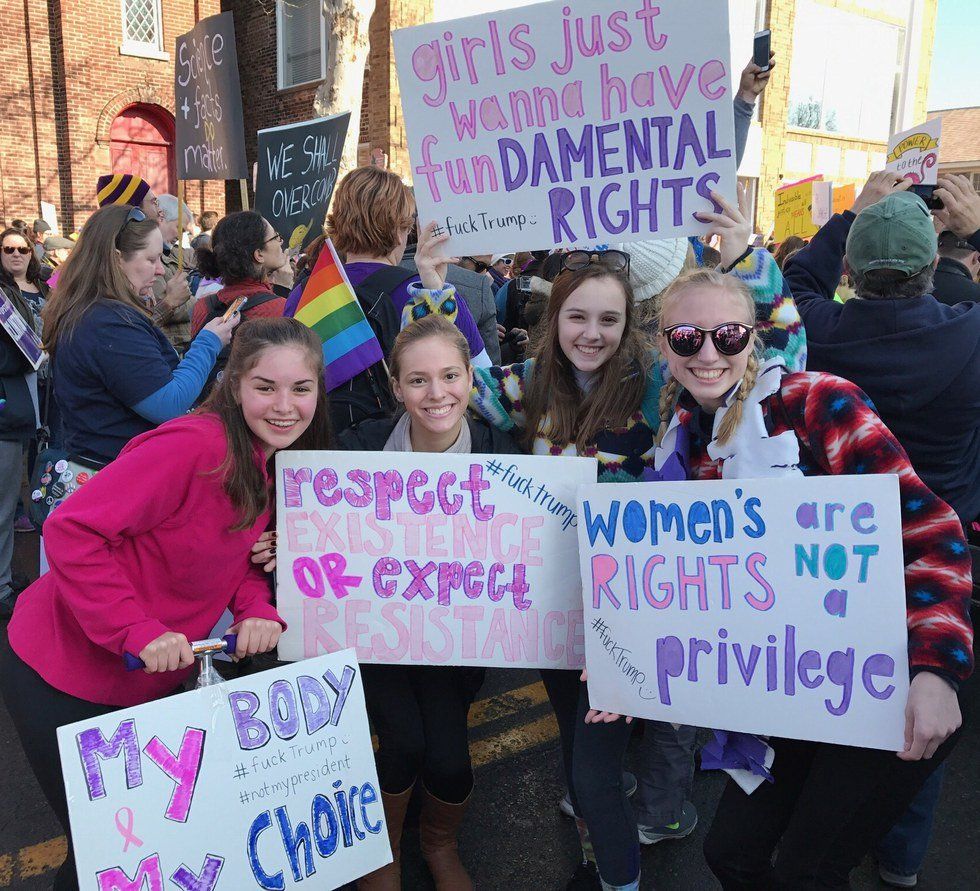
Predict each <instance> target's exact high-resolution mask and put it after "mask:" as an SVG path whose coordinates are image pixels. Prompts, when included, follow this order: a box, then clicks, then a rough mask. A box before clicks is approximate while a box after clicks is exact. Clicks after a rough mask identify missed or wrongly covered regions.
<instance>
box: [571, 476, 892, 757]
mask: <svg viewBox="0 0 980 891" xmlns="http://www.w3.org/2000/svg"><path fill="white" fill-rule="evenodd" d="M579 506H580V518H581V520H580V527H579V543H580V546H581V561H582V577H583V580H584V586H585V591H584V601H585V626H586V628H585V645H586V659H587V662H588V669H589V701H590V703H591V704H592V706H593V707H594V708H599V709H603V710H608V711H612V712H616V713H618V714H624V715H635V716H637V717H642V718H653V719H657V720H660V721H672V722H675V723H681V724H693V725H696V726H700V727H714V728H717V729H720V730H740V731H746V732H749V733H762V734H769V735H774V736H785V737H791V738H794V739H811V740H819V741H823V742H831V743H841V744H846V745H855V746H865V747H869V748H880V749H891V750H895V751H897V750H899V749H901V748H902V746H903V744H904V735H903V734H904V727H905V718H904V710H905V701H906V699H907V697H908V688H909V675H908V651H907V633H906V625H905V621H906V620H905V581H904V565H903V558H902V540H901V519H900V514H899V500H898V481H897V478H896V477H894V476H834V477H813V478H801V479H794V480H792V481H788V480H783V479H766V480H731V481H727V480H726V481H710V482H684V483H680V484H674V483H644V484H630V485H602V486H588V487H583V488H582V489H581V490H580V502H579Z"/></svg>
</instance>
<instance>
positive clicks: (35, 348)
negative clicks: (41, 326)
mask: <svg viewBox="0 0 980 891" xmlns="http://www.w3.org/2000/svg"><path fill="white" fill-rule="evenodd" d="M0 327H2V328H3V330H4V331H6V332H7V334H8V335H10V339H11V340H12V341H13V342H14V344H16V346H17V349H19V350H20V351H21V353H22V354H23V356H24V358H25V359H27V361H28V362H30V363H31V369H32V370H33V371H37V370H38V368H40V367H41V363H42V362H43V361H44V350H42V349H41V338H40V337H38V336H37V334H36V333H35V332H34V329H33V328H31V326H30V325H28V324H27V323H26V322H25V321H24V317H23V316H22V315H21V314H20V313H19V312H17V309H16V308H15V307H14V304H13V303H12V302H11V300H10V298H9V297H8V296H7V295H6V294H4V293H3V291H2V290H0Z"/></svg>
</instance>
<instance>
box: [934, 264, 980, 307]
mask: <svg viewBox="0 0 980 891" xmlns="http://www.w3.org/2000/svg"><path fill="white" fill-rule="evenodd" d="M933 294H935V296H936V299H937V300H938V301H939V302H940V303H945V304H946V305H947V306H955V305H956V304H957V303H966V302H972V303H980V284H977V283H976V282H975V281H974V280H973V279H972V278H971V277H970V270H969V269H967V268H966V267H965V266H964V265H963V264H962V263H960V262H959V261H958V260H953V259H952V258H951V257H940V258H939V265H938V266H936V278H935V285H934V287H933Z"/></svg>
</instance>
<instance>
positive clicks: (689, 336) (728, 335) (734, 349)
mask: <svg viewBox="0 0 980 891" xmlns="http://www.w3.org/2000/svg"><path fill="white" fill-rule="evenodd" d="M753 330H754V329H753V328H752V326H751V325H743V324H742V323H741V322H725V324H724V325H719V326H718V327H717V328H699V327H698V326H697V325H683V324H681V325H671V326H670V327H669V328H664V330H663V335H664V337H665V338H666V340H667V346H669V347H670V348H671V350H673V351H674V352H675V353H676V354H677V355H678V356H684V357H685V358H687V357H689V356H695V355H697V354H698V353H699V352H700V351H701V347H703V346H704V339H705V337H707V336H709V335H710V336H711V341H712V343H714V345H715V349H716V350H718V352H719V353H721V354H722V355H723V356H737V355H738V354H739V353H741V352H742V350H744V349H745V348H746V347H747V346H748V345H749V339H750V338H751V337H752V331H753Z"/></svg>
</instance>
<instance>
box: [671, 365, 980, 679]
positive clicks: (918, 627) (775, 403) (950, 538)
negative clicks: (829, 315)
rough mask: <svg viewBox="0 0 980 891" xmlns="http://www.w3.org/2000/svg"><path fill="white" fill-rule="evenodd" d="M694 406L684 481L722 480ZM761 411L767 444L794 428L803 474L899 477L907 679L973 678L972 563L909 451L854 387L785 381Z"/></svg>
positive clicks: (684, 410)
mask: <svg viewBox="0 0 980 891" xmlns="http://www.w3.org/2000/svg"><path fill="white" fill-rule="evenodd" d="M780 395H782V403H783V404H782V406H780V405H779V396H780ZM694 407H695V403H694V402H693V400H692V399H691V397H690V395H689V394H687V393H684V394H683V396H682V397H681V401H680V407H679V408H678V412H679V413H680V415H681V422H682V423H683V424H684V425H685V426H686V427H687V428H688V429H689V430H690V433H691V451H690V462H691V471H690V478H691V479H695V480H715V479H721V471H722V462H721V461H714V460H712V459H711V458H710V457H709V456H708V452H707V446H708V439H706V438H705V437H704V435H703V434H702V432H701V431H700V430H699V429H698V428H699V425H698V424H692V423H690V421H691V414H692V411H693V409H694ZM783 407H785V411H784V410H783ZM763 411H764V412H765V413H766V415H767V418H768V421H769V427H770V433H771V435H773V436H776V435H778V434H780V433H783V432H785V431H786V430H788V429H789V425H790V424H791V425H792V428H793V431H794V433H795V434H796V437H797V439H798V440H800V443H801V447H800V470H802V471H803V474H804V475H805V476H824V475H837V474H852V473H893V474H896V475H897V476H898V481H899V493H900V497H901V501H902V544H903V549H904V554H905V593H906V603H907V610H908V629H909V665H910V667H911V669H912V673H913V674H914V673H915V672H916V671H921V670H929V671H934V672H936V673H937V674H939V675H941V676H943V677H945V678H947V679H949V680H952V681H954V682H957V683H958V682H960V681H964V680H966V678H968V677H969V676H970V674H971V673H972V671H973V626H972V623H971V621H970V612H969V610H970V592H971V587H972V579H971V565H970V555H969V551H968V549H967V545H966V540H965V539H964V537H963V528H962V526H961V525H960V523H959V520H958V519H957V518H956V514H954V513H953V510H952V508H950V507H949V505H947V504H946V502H945V501H943V500H941V499H940V498H939V497H937V496H936V495H934V494H933V493H932V492H931V491H930V490H929V489H928V488H926V486H925V484H924V483H923V482H922V480H920V479H919V477H918V476H916V473H915V471H914V470H913V469H912V465H911V464H910V463H909V459H908V456H907V455H906V454H905V450H904V449H903V448H902V447H901V446H900V445H899V444H898V440H896V439H895V437H894V436H892V434H891V432H890V431H889V430H888V428H887V427H886V426H885V425H884V423H883V422H882V420H881V418H879V417H878V415H877V413H876V412H875V410H874V408H873V407H872V406H871V402H870V400H869V399H868V397H867V396H865V394H864V392H863V391H862V390H861V389H860V388H858V387H857V386H855V385H854V384H852V383H851V382H850V381H846V380H844V379H843V378H839V377H835V376H834V375H830V374H819V373H814V372H799V373H796V374H788V375H786V376H785V377H784V378H783V380H782V386H781V388H780V393H779V394H773V395H772V396H770V397H769V398H768V399H767V400H765V402H763Z"/></svg>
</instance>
